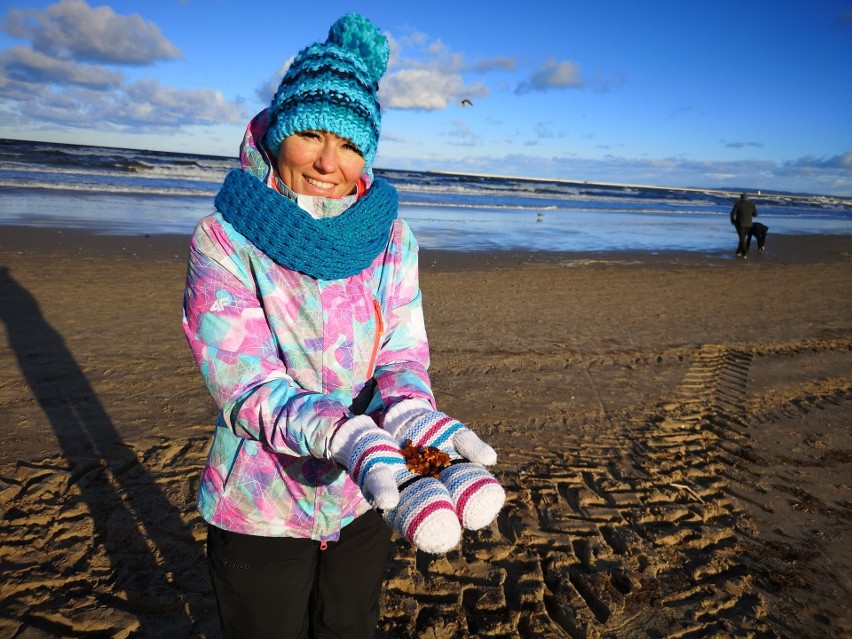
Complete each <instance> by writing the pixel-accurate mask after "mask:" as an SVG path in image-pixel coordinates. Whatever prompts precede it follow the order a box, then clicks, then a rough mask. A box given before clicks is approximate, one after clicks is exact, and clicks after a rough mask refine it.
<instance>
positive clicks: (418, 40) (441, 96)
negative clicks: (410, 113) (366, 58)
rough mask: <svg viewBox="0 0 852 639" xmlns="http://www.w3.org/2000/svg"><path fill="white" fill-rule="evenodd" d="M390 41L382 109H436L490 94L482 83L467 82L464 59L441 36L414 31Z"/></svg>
mask: <svg viewBox="0 0 852 639" xmlns="http://www.w3.org/2000/svg"><path fill="white" fill-rule="evenodd" d="M388 42H389V44H390V49H391V56H390V60H389V62H388V72H387V73H386V74H385V77H384V78H383V79H382V80H381V82H380V83H379V99H380V101H381V104H382V107H383V108H385V109H423V110H427V111H435V110H441V109H446V108H448V107H449V106H450V105H451V104H460V103H461V100H462V99H463V98H473V97H482V96H486V95H488V93H489V92H488V88H487V87H486V86H485V85H484V84H482V83H481V82H478V83H473V84H468V83H466V81H465V79H464V76H463V73H464V71H465V70H466V68H467V65H466V64H465V61H464V58H463V57H462V56H461V55H459V54H458V53H453V52H452V51H450V50H449V48H448V47H447V45H446V44H445V43H444V42H442V41H441V40H440V39H438V40H430V39H429V37H428V36H427V35H425V34H423V33H415V34H413V35H411V36H407V37H404V38H400V39H398V40H397V39H395V38H393V37H392V36H390V35H388Z"/></svg>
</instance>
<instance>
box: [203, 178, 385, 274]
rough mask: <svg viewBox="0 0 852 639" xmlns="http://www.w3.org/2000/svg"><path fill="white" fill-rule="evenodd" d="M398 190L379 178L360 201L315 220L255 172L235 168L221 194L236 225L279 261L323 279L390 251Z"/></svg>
mask: <svg viewBox="0 0 852 639" xmlns="http://www.w3.org/2000/svg"><path fill="white" fill-rule="evenodd" d="M398 203H399V201H398V198H397V194H396V189H395V188H393V187H392V186H391V185H390V184H388V183H387V182H386V181H385V180H381V179H376V181H375V182H373V184H372V186H371V187H370V188H369V189H368V190H367V192H366V193H365V194H364V195H363V196H361V197H360V198H359V199H358V201H357V202H355V204H353V205H352V206H350V207H349V208H348V209H346V210H345V211H344V212H343V213H341V214H340V215H337V216H335V217H329V218H323V219H319V220H315V219H314V218H313V217H311V215H310V214H309V213H308V212H306V211H303V210H302V209H301V208H299V207H298V206H297V205H296V204H295V203H294V202H292V201H291V200H290V199H288V198H286V197H284V196H283V195H281V194H280V193H277V192H276V191H275V190H273V189H271V188H269V187H268V186H266V185H265V184H264V183H263V182H262V181H261V180H259V179H258V178H256V177H255V176H253V175H251V174H249V173H247V172H245V171H242V170H240V169H234V170H232V171H231V172H230V173H228V175H227V177H226V178H225V183H224V184H223V185H222V188H221V190H220V191H219V194H218V195H217V196H216V208H217V209H218V210H219V212H221V213H222V216H223V217H224V218H225V219H226V220H227V221H228V222H230V223H231V225H232V226H233V227H234V228H235V229H236V230H237V231H239V232H240V233H241V234H242V235H244V236H245V237H246V238H247V239H248V240H249V241H250V242H251V243H252V244H254V245H255V246H256V247H257V248H259V249H260V250H261V251H263V252H264V253H266V254H267V255H268V256H269V257H271V258H272V259H273V260H274V261H275V262H276V263H277V264H280V265H281V266H284V267H286V268H289V269H291V270H294V271H299V272H300V273H305V274H306V275H310V276H311V277H314V278H316V279H320V280H339V279H343V278H345V277H350V276H352V275H356V274H357V273H360V272H361V271H363V270H364V269H365V268H367V267H368V266H369V265H370V264H372V263H373V260H375V259H376V257H377V256H378V255H379V254H380V253H381V252H382V251H384V250H385V247H386V246H387V243H388V239H389V238H390V230H391V224H392V223H393V221H394V220H395V219H396V216H397V207H398Z"/></svg>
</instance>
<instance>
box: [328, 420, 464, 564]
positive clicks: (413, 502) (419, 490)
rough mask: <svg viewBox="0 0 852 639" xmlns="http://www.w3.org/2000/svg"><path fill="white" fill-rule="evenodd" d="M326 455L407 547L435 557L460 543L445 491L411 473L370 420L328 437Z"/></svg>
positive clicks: (430, 479) (390, 440)
mask: <svg viewBox="0 0 852 639" xmlns="http://www.w3.org/2000/svg"><path fill="white" fill-rule="evenodd" d="M329 453H330V454H331V457H332V459H334V461H336V462H337V463H338V464H340V465H341V466H343V467H345V468H346V469H347V472H348V473H349V476H350V477H352V479H353V481H355V483H356V484H358V487H359V488H360V489H361V492H362V493H363V495H364V498H365V499H367V501H369V502H370V503H371V504H372V505H373V506H374V507H375V508H377V509H379V510H382V511H384V518H385V521H387V522H388V524H389V525H390V527H391V528H393V529H394V530H395V531H397V532H398V533H399V534H400V535H402V536H403V537H404V538H405V539H406V540H407V541H408V542H409V543H410V544H412V545H413V546H415V547H416V548H419V549H420V550H423V551H424V552H429V553H433V554H440V553H445V552H447V551H448V550H450V549H452V548H453V547H455V546H456V545H457V544H458V543H459V541H460V539H461V526H460V524H459V519H458V517H457V516H456V511H455V510H454V508H453V501H452V498H451V497H450V493H449V492H448V490H447V488H446V487H445V486H444V485H443V484H442V483H441V482H440V481H438V480H437V479H435V478H433V477H428V476H421V475H415V474H413V473H411V472H410V471H409V470H408V467H407V466H406V463H405V458H404V457H403V456H402V453H401V452H400V448H399V445H398V444H397V443H396V441H395V440H394V439H393V438H392V437H391V436H390V435H389V434H388V433H387V432H386V431H384V430H382V429H381V428H379V427H378V426H376V424H375V423H374V422H373V420H372V419H370V418H369V417H367V416H366V415H359V416H357V417H353V418H352V419H350V420H348V421H347V422H345V423H344V424H343V425H342V426H341V427H340V428H338V430H337V432H336V433H335V434H334V435H333V436H332V439H331V442H330V444H329Z"/></svg>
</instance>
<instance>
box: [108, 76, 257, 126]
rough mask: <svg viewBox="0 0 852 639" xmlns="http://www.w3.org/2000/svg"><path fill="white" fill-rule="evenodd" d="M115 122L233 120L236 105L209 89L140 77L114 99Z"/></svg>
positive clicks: (240, 117)
mask: <svg viewBox="0 0 852 639" xmlns="http://www.w3.org/2000/svg"><path fill="white" fill-rule="evenodd" d="M116 109H117V117H115V118H112V119H114V120H115V121H116V122H119V123H125V124H126V123H136V124H153V125H158V126H180V125H189V124H221V123H229V124H237V123H240V122H242V121H243V119H244V118H243V114H242V113H241V110H240V108H239V107H238V106H237V105H235V104H232V103H230V102H228V101H227V100H225V98H224V96H223V95H222V94H221V93H220V92H219V91H214V90H212V89H178V88H174V87H163V86H160V83H159V82H157V81H156V80H140V81H138V82H136V83H134V84H132V85H130V86H128V87H127V88H126V89H125V90H124V92H123V93H122V95H121V96H119V97H118V99H117V100H116Z"/></svg>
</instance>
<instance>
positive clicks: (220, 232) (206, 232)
mask: <svg viewBox="0 0 852 639" xmlns="http://www.w3.org/2000/svg"><path fill="white" fill-rule="evenodd" d="M215 218H216V216H209V217H207V218H205V219H204V220H202V221H201V222H200V223H199V224H198V226H197V227H196V230H195V233H194V235H193V238H192V241H191V243H190V249H189V259H188V266H187V278H186V290H185V293H184V302H183V330H184V333H185V335H186V338H187V340H188V341H189V346H190V348H191V350H192V354H193V356H194V358H195V361H196V363H197V365H198V368H199V369H200V371H201V375H202V377H203V378H204V381H205V383H206V385H207V388H208V389H209V391H210V394H211V395H212V396H213V400H214V402H215V403H216V406H217V407H218V409H219V413H220V420H219V422H220V423H222V422H224V424H225V425H226V426H227V427H228V428H230V429H231V430H232V431H233V432H234V434H235V435H237V436H238V437H245V438H248V439H253V440H257V441H259V442H261V443H262V444H263V445H264V446H266V447H267V448H269V449H271V450H274V451H276V452H279V453H286V454H290V455H296V456H308V455H312V456H314V457H325V458H328V455H329V453H328V440H329V438H330V437H331V434H332V433H333V432H334V428H335V427H336V426H337V425H338V424H339V423H340V422H341V421H342V420H343V419H345V418H346V417H349V416H351V415H349V412H348V409H347V407H346V406H344V405H343V404H341V403H340V402H338V401H336V400H334V399H332V398H331V397H329V396H328V395H324V394H321V393H316V392H311V391H307V390H305V389H303V388H300V387H299V386H298V384H297V383H296V382H295V381H294V380H293V378H292V377H291V376H290V375H289V374H288V372H287V368H286V366H285V363H284V361H282V359H281V358H280V357H279V355H278V350H277V348H276V345H275V340H274V339H273V336H272V331H271V330H270V328H269V325H268V323H267V318H266V315H265V313H264V311H263V308H262V306H261V303H260V300H259V299H258V296H257V294H256V292H255V279H254V278H255V274H254V273H253V272H252V269H251V266H250V265H249V263H248V262H247V261H246V260H243V259H241V258H240V256H239V252H240V251H241V250H242V248H241V249H239V250H238V249H237V248H235V246H234V243H233V242H232V241H231V239H230V238H229V237H228V235H227V233H226V231H225V229H224V228H223V226H222V225H221V224H220V223H219V222H218V221H217V220H216V219H215Z"/></svg>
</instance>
